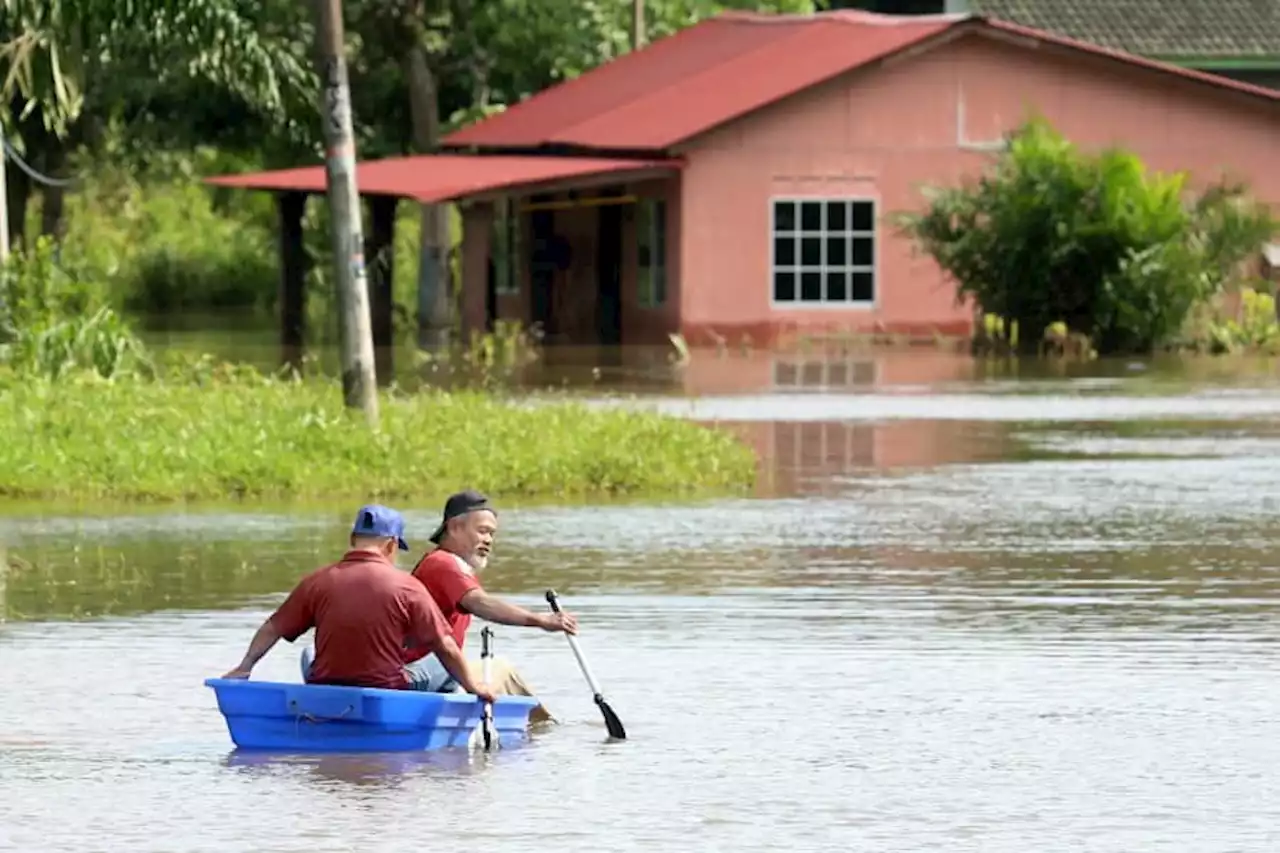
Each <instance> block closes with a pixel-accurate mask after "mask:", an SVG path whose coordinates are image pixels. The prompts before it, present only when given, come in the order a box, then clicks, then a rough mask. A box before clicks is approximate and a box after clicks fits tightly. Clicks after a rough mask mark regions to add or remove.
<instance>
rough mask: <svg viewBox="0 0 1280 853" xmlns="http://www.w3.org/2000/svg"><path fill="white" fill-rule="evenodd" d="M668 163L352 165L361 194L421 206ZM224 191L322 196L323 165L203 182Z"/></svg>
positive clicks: (669, 163) (559, 160) (464, 160)
mask: <svg viewBox="0 0 1280 853" xmlns="http://www.w3.org/2000/svg"><path fill="white" fill-rule="evenodd" d="M681 165H682V164H681V161H679V160H671V159H652V160H619V159H607V158H603V157H538V156H526V157H509V156H475V155H465V154H437V155H423V156H417V157H388V158H387V159H385V160H372V161H369V162H364V163H359V164H357V166H356V186H357V188H358V190H359V192H360V194H361V195H393V196H399V197H401V198H412V199H416V200H417V201H421V202H436V201H447V200H449V199H454V198H461V197H463V196H467V195H474V194H476V193H482V192H487V191H490V190H497V189H502V188H504V187H512V186H528V185H530V184H540V183H549V182H554V181H561V180H566V179H569V178H589V177H596V176H603V175H610V176H612V175H622V174H631V173H637V172H648V171H653V170H655V169H656V170H670V169H678V168H680V166H681ZM205 182H206V183H210V184H217V185H219V186H224V187H246V188H250V189H260V190H298V191H305V192H314V193H323V192H324V191H325V188H326V180H325V168H324V166H306V167H302V168H298V169H280V170H278V171H274V172H254V173H251V174H244V175H222V176H219V177H214V178H206V179H205Z"/></svg>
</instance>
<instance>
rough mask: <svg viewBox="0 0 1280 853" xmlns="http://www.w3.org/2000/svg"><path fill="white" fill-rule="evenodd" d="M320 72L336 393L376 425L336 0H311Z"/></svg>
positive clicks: (352, 141) (351, 139)
mask: <svg viewBox="0 0 1280 853" xmlns="http://www.w3.org/2000/svg"><path fill="white" fill-rule="evenodd" d="M315 2H316V15H317V18H318V24H319V26H318V29H317V39H318V48H319V55H320V72H321V75H322V78H323V80H324V95H323V98H324V103H323V105H322V109H323V120H324V140H325V171H326V177H327V180H326V185H327V189H328V195H329V221H330V237H331V242H332V245H333V264H334V273H335V279H336V283H337V287H338V302H339V305H340V306H341V311H342V395H343V399H344V401H345V402H346V405H347V406H348V407H350V408H356V407H357V406H358V407H359V408H361V409H363V410H364V413H365V416H366V417H367V418H368V420H369V424H370V425H371V426H374V427H376V426H377V424H378V396H377V393H378V391H377V377H376V373H375V368H374V361H373V323H372V321H371V319H370V314H369V287H368V283H367V280H366V276H365V268H364V234H363V228H362V226H361V222H360V213H361V211H360V194H359V191H358V189H357V188H356V142H355V133H354V131H353V130H352V127H351V90H350V87H349V86H348V84H347V61H346V57H345V53H344V50H343V47H344V45H343V42H344V35H343V26H342V0H315Z"/></svg>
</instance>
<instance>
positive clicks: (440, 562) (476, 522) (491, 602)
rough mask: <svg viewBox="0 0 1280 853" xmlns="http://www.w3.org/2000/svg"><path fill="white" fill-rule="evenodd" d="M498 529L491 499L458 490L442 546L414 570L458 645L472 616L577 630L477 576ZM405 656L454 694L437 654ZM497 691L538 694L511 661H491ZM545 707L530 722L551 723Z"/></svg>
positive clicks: (413, 651) (566, 617)
mask: <svg viewBox="0 0 1280 853" xmlns="http://www.w3.org/2000/svg"><path fill="white" fill-rule="evenodd" d="M497 530H498V514H497V512H496V510H495V509H494V508H493V505H492V504H491V503H490V502H489V499H488V498H487V497H485V496H484V495H482V494H481V493H479V492H476V491H470V490H468V491H465V492H459V493H457V494H455V495H453V496H452V497H450V498H449V500H448V501H446V502H445V505H444V518H443V520H442V521H441V523H440V527H439V528H438V529H437V530H436V532H435V533H434V534H432V536H431V541H432V542H434V543H436V545H437V547H436V548H435V549H434V550H432V551H430V552H428V553H427V554H426V555H425V556H423V558H422V559H421V560H419V561H418V565H417V566H416V567H415V568H414V570H413V576H414V577H415V578H417V579H418V580H419V581H421V582H422V585H423V586H424V587H426V589H427V592H429V593H431V598H432V599H433V600H434V601H435V603H436V605H437V606H438V607H439V608H440V612H441V614H442V615H443V616H444V618H445V621H446V622H448V624H449V630H450V632H451V633H452V636H453V641H454V642H455V643H457V645H458V647H459V648H462V646H463V644H464V643H465V641H466V635H467V628H468V627H469V626H470V625H471V617H472V616H479V617H480V618H481V619H485V620H487V621H489V622H495V623H498V624H500V625H515V626H520V627H533V628H541V629H542V630H544V631H563V632H566V633H569V634H576V633H577V632H578V621H577V620H576V619H575V618H574V617H573V616H572V614H569V613H554V612H548V613H535V612H533V611H531V610H526V609H525V608H523V607H520V606H518V605H515V604H511V603H510V602H506V601H503V600H502V599H500V598H497V597H495V596H493V595H490V594H489V593H487V592H485V590H484V588H483V587H482V586H481V585H480V580H479V579H478V578H477V577H476V574H477V573H478V572H480V571H483V570H484V568H485V566H487V565H488V563H489V552H490V550H491V549H492V547H493V537H494V534H495V533H496V532H497ZM405 657H406V659H407V660H409V661H413V664H411V665H414V666H417V667H420V670H419V671H422V672H429V673H431V685H432V686H431V689H434V690H437V691H439V692H446V693H447V692H450V691H452V690H455V689H457V680H456V679H454V678H451V677H450V676H449V673H448V672H446V671H444V668H443V667H442V666H441V662H440V661H439V660H438V659H437V655H436V654H431V653H428V654H426V655H425V656H424V652H423V649H422V648H420V647H417V646H414V647H411V648H409V649H407V650H406V652H405ZM490 664H491V666H494V667H495V672H496V674H491V681H492V683H493V684H494V689H495V690H497V691H498V692H499V693H519V694H522V695H525V696H531V695H533V693H532V691H530V690H529V687H528V685H527V684H525V683H524V681H523V680H522V679H521V678H520V676H519V674H517V673H516V671H515V670H514V668H512V667H511V666H510V664H508V663H507V662H506V661H502V660H499V659H497V658H494V659H492V660H491V662H490ZM549 719H551V715H550V714H549V713H547V710H546V709H545V708H543V707H542V706H539V707H537V708H535V709H534V710H533V712H531V713H530V720H531V721H534V722H537V721H539V720H549Z"/></svg>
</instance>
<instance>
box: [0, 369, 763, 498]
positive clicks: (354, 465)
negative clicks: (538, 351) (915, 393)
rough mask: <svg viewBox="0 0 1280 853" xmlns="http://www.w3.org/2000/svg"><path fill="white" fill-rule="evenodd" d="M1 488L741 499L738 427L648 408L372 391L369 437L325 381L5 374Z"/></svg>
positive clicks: (168, 494) (743, 480)
mask: <svg viewBox="0 0 1280 853" xmlns="http://www.w3.org/2000/svg"><path fill="white" fill-rule="evenodd" d="M0 435H3V436H4V437H5V438H4V441H3V442H0V496H7V497H9V498H17V499H28V500H58V501H80V502H94V501H113V502H118V501H127V502H134V503H138V502H153V503H154V502H178V501H192V502H197V501H202V500H208V501H215V502H220V501H224V500H226V499H229V498H230V499H238V500H254V499H265V500H274V501H290V500H302V501H307V500H324V501H326V502H327V501H335V500H353V501H365V500H374V499H377V500H386V501H388V502H392V501H405V500H410V499H414V500H439V499H440V498H442V497H443V496H444V495H446V494H448V493H450V492H453V491H455V490H457V489H460V488H466V487H474V488H479V489H483V490H486V491H488V492H491V493H493V494H494V495H502V496H507V497H509V498H520V497H525V498H550V497H558V498H564V499H568V500H574V499H582V498H590V497H592V496H600V497H604V496H628V495H633V496H644V495H654V496H658V495H662V496H670V497H682V496H683V497H697V496H712V495H720V494H741V493H744V492H746V491H748V490H749V489H750V488H751V487H752V485H753V484H754V478H755V470H756V468H755V466H756V460H755V457H754V454H753V453H752V451H751V450H750V448H749V447H748V446H746V445H745V444H743V443H741V442H740V441H739V440H738V439H737V438H736V437H734V436H732V435H730V434H729V433H727V432H722V431H719V430H716V429H713V428H710V427H706V426H702V425H699V424H695V423H691V422H688V421H684V420H681V419H677V418H673V417H669V416H662V415H658V414H654V413H642V412H624V411H618V410H593V409H589V408H587V407H585V406H582V405H580V404H576V403H572V402H565V401H559V400H548V401H540V402H536V403H531V402H530V401H529V400H523V401H520V402H512V401H507V400H504V399H502V398H500V397H497V396H495V395H492V394H489V393H485V392H479V391H476V392H442V391H428V392H423V393H420V394H413V395H402V394H392V393H388V392H383V393H382V396H381V424H380V429H379V431H377V432H376V433H375V432H372V431H370V429H369V428H368V427H367V426H366V425H365V423H364V421H363V419H362V417H361V416H360V415H359V413H358V412H357V411H349V410H346V409H344V407H343V406H342V399H341V391H340V389H339V387H338V386H337V384H336V383H333V382H331V381H323V380H313V379H304V380H299V381H284V380H267V379H247V378H234V377H233V378H230V379H228V380H224V381H209V382H206V383H204V384H197V383H190V382H181V383H176V384H170V383H162V382H145V381H132V380H120V381H115V382H106V381H96V380H93V379H72V380H67V379H64V380H62V381H59V382H49V381H45V380H37V379H30V378H26V377H23V378H21V379H19V378H18V377H15V376H12V375H10V377H9V378H8V379H7V380H5V379H3V377H0Z"/></svg>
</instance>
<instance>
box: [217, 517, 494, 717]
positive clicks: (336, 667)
mask: <svg viewBox="0 0 1280 853" xmlns="http://www.w3.org/2000/svg"><path fill="white" fill-rule="evenodd" d="M350 546H351V549H350V550H349V551H347V552H346V553H345V554H343V555H342V559H341V560H339V561H338V562H336V563H332V564H330V565H327V566H324V567H322V568H319V569H316V570H315V571H313V572H311V573H310V574H308V575H307V576H306V577H304V578H303V579H302V580H301V581H299V583H298V585H297V586H295V587H294V588H293V591H292V592H290V593H289V595H288V597H287V598H285V600H284V602H283V603H282V604H281V605H280V606H279V607H278V608H276V610H275V612H274V613H272V614H271V616H269V617H268V618H267V620H266V621H265V622H263V623H262V626H261V627H260V628H258V631H257V633H255V634H254V636H253V640H252V641H251V642H250V643H249V648H248V650H247V651H246V652H245V656H244V659H243V660H242V661H241V662H240V664H239V666H237V667H236V668H235V669H233V670H231V671H230V672H228V673H227V674H226V675H225V676H223V677H224V678H248V677H249V675H250V673H251V672H252V671H253V667H254V665H255V664H256V663H257V662H258V661H259V660H261V659H262V657H263V656H264V655H266V653H267V652H269V651H270V650H271V649H272V648H273V647H274V646H275V644H276V643H277V642H278V641H279V640H280V639H284V640H287V641H288V642H291V643H292V642H293V641H294V640H296V639H297V638H298V637H300V636H301V635H302V634H304V633H306V632H307V631H308V630H310V629H311V628H315V631H316V643H315V655H314V659H309V656H308V654H307V651H304V652H303V664H302V670H303V678H304V680H306V681H307V682H309V683H312V684H339V685H347V686H352V687H381V688H389V689H410V690H412V689H430V686H429V683H428V681H427V678H426V677H424V676H423V674H422V673H419V672H417V671H416V670H415V669H414V667H413V665H412V664H409V665H407V666H406V665H405V664H404V663H403V658H402V650H403V649H404V647H405V645H406V644H410V645H414V646H424V647H426V648H429V649H430V650H431V651H432V652H433V653H434V657H436V658H437V659H438V660H439V662H440V664H442V665H443V666H444V668H445V669H447V670H448V672H449V674H450V675H451V676H452V677H453V678H454V679H456V680H457V682H458V684H460V685H461V686H462V688H463V689H464V690H466V691H467V692H468V693H473V694H475V695H476V696H479V697H480V698H481V699H483V700H485V701H489V702H492V701H493V699H494V695H493V693H492V692H490V690H489V688H488V685H486V684H483V683H481V682H480V681H479V679H477V678H475V677H474V676H473V675H472V670H471V667H470V665H469V664H468V663H467V661H466V659H465V658H464V657H463V656H462V650H461V649H460V648H459V647H458V644H457V643H456V642H454V639H453V636H452V634H451V632H450V631H449V625H448V623H447V622H445V620H444V616H443V615H442V614H441V613H440V608H439V607H438V606H436V603H435V602H434V601H433V600H432V598H431V596H430V594H429V593H428V592H427V591H426V590H425V589H423V587H422V584H420V583H419V582H418V581H417V580H415V579H414V578H413V577H412V576H410V575H409V574H408V573H406V572H402V571H400V570H399V569H398V568H396V564H395V556H396V552H397V551H408V550H409V544H408V543H407V542H405V540H404V517H403V516H401V515H400V513H398V512H396V511H395V510H393V509H391V508H389V507H385V506H382V505H381V504H370V505H368V506H365V507H361V508H360V511H359V512H358V513H357V514H356V520H355V524H353V525H352V528H351V537H350ZM308 651H309V650H308Z"/></svg>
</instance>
